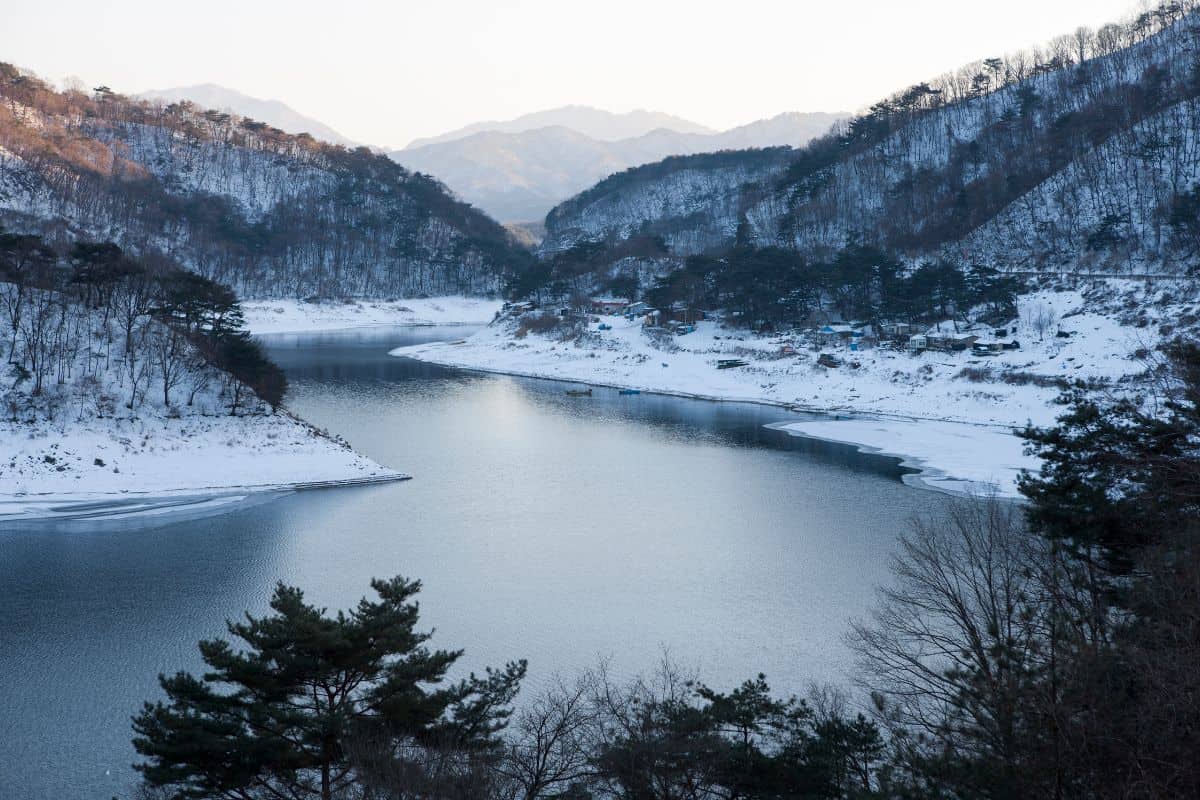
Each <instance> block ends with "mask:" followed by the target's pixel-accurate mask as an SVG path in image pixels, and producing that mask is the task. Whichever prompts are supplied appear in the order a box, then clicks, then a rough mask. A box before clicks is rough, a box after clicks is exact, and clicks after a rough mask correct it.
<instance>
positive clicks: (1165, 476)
mask: <svg viewBox="0 0 1200 800" xmlns="http://www.w3.org/2000/svg"><path fill="white" fill-rule="evenodd" d="M1165 354H1166V356H1167V360H1168V367H1167V372H1168V377H1167V380H1166V385H1165V386H1164V392H1163V396H1162V397H1161V398H1159V399H1160V400H1161V403H1160V404H1158V406H1157V407H1150V408H1147V407H1145V406H1144V405H1143V404H1138V403H1137V402H1135V401H1134V400H1133V399H1130V398H1124V399H1120V400H1117V401H1115V402H1109V403H1103V402H1101V401H1097V400H1095V399H1092V398H1090V397H1088V396H1086V395H1084V394H1083V393H1082V392H1076V393H1074V394H1072V395H1069V396H1068V397H1067V398H1066V400H1068V401H1069V402H1070V409H1069V410H1068V411H1067V413H1066V414H1064V415H1063V416H1061V417H1060V418H1059V420H1058V425H1057V426H1055V427H1052V428H1045V429H1036V428H1030V429H1028V430H1026V431H1025V433H1024V434H1023V435H1024V437H1025V439H1026V441H1028V442H1029V449H1030V450H1031V451H1032V452H1034V453H1036V454H1037V455H1039V456H1041V458H1042V459H1043V465H1042V469H1041V473H1040V474H1039V475H1036V476H1027V477H1024V478H1023V479H1022V480H1021V491H1022V493H1024V494H1025V496H1026V497H1028V498H1029V499H1030V500H1031V501H1032V505H1031V508H1030V514H1029V516H1030V521H1031V522H1032V523H1033V525H1034V526H1035V528H1037V529H1038V530H1039V531H1040V532H1041V533H1043V534H1045V535H1047V536H1050V537H1051V538H1054V539H1058V540H1062V541H1064V542H1067V543H1070V544H1072V545H1074V546H1076V547H1077V548H1078V549H1079V551H1081V552H1083V551H1090V550H1092V549H1095V548H1098V549H1099V551H1100V553H1101V554H1102V555H1103V557H1104V559H1105V561H1106V562H1107V563H1106V565H1107V566H1108V567H1109V568H1110V569H1112V570H1113V571H1115V572H1117V573H1123V572H1127V571H1128V570H1129V569H1130V568H1131V567H1132V565H1133V564H1134V563H1135V561H1136V559H1137V557H1138V555H1139V554H1140V553H1141V552H1142V551H1143V550H1144V549H1145V548H1147V547H1149V546H1152V545H1157V544H1160V543H1162V542H1164V541H1165V540H1167V539H1169V538H1171V536H1172V535H1173V534H1177V533H1180V532H1182V531H1184V530H1186V529H1187V528H1188V526H1189V525H1190V524H1192V523H1194V521H1195V520H1196V519H1197V518H1200V345H1197V344H1196V343H1194V342H1183V341H1178V342H1175V343H1173V344H1171V345H1169V346H1167V347H1166V348H1165Z"/></svg>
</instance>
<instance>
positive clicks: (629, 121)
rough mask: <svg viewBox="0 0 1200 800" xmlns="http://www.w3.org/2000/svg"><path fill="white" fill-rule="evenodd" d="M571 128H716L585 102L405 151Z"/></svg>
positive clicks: (610, 131) (417, 142) (627, 135)
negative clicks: (480, 135) (477, 138)
mask: <svg viewBox="0 0 1200 800" xmlns="http://www.w3.org/2000/svg"><path fill="white" fill-rule="evenodd" d="M555 127H559V128H570V129H571V130H573V131H576V132H578V133H582V134H583V135H585V136H587V137H588V138H591V139H596V140H598V141H601V142H615V141H619V140H621V139H633V138H636V137H638V136H644V135H645V134H647V133H650V132H651V131H654V130H658V129H660V128H665V129H666V130H670V131H674V132H675V133H688V134H711V133H715V131H714V130H713V129H711V128H708V127H705V126H704V125H701V124H700V123H698V122H692V121H691V120H687V119H684V118H682V117H677V116H674V115H673V114H667V113H665V112H662V111H647V110H645V109H640V108H639V109H635V110H633V111H627V112H625V113H623V114H619V113H615V112H612V111H605V110H603V109H600V108H593V107H592V106H585V105H567V106H560V107H558V108H550V109H546V110H545V111H534V112H532V113H529V114H522V115H521V116H519V117H516V118H514V119H508V120H485V121H483V122H474V123H472V124H470V125H466V126H464V127H462V128H458V129H457V130H453V131H448V132H446V133H442V134H439V135H437V136H428V137H425V138H422V139H414V140H413V141H412V142H410V143H409V145H408V147H406V148H405V149H406V150H415V149H416V148H418V147H426V146H428V145H431V144H443V143H445V142H453V141H456V140H458V139H465V138H467V137H468V136H473V135H475V134H478V133H486V132H495V133H526V132H528V131H533V130H539V129H541V128H555Z"/></svg>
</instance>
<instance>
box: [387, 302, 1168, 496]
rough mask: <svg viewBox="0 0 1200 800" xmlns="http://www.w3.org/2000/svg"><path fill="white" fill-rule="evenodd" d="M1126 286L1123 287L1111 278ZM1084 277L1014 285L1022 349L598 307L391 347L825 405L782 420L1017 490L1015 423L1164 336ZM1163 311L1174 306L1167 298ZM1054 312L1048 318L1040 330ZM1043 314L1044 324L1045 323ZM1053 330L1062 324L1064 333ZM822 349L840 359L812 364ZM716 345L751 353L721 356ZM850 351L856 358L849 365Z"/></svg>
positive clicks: (632, 384)
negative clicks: (553, 323) (1097, 304)
mask: <svg viewBox="0 0 1200 800" xmlns="http://www.w3.org/2000/svg"><path fill="white" fill-rule="evenodd" d="M1116 288H1117V289H1119V290H1120V289H1123V288H1124V287H1116ZM1092 305H1094V304H1092V303H1089V302H1088V301H1086V300H1085V299H1084V297H1083V296H1082V295H1081V294H1080V292H1078V291H1049V290H1047V291H1041V292H1037V293H1034V294H1030V295H1026V296H1024V297H1022V298H1021V302H1020V309H1021V318H1020V321H1019V323H1018V325H1019V329H1018V331H1017V334H1016V336H1017V338H1018V339H1019V340H1020V341H1021V343H1022V348H1021V349H1020V350H1012V351H1006V352H1004V353H1002V354H999V355H993V356H987V357H974V356H972V355H971V354H970V353H956V354H952V353H940V352H925V353H921V354H919V355H913V354H910V353H907V352H904V351H897V350H885V349H879V348H871V349H867V350H864V351H861V352H850V351H849V350H848V349H846V348H845V346H841V347H839V346H838V345H834V344H828V345H825V346H822V347H816V348H814V349H812V350H809V349H806V348H804V347H799V348H798V349H799V350H800V352H798V353H796V354H791V353H787V352H786V351H785V350H784V349H783V345H784V343H783V342H782V341H781V340H780V339H779V338H778V337H759V336H754V335H753V334H750V333H748V332H745V331H740V330H736V329H726V328H722V327H721V326H719V325H718V324H717V323H714V322H702V323H700V324H699V325H698V326H697V330H696V331H695V332H694V333H689V334H687V335H685V336H666V337H663V336H662V335H657V336H655V335H648V334H647V332H646V331H644V330H643V329H642V326H641V324H640V323H639V322H629V321H626V320H624V319H622V318H619V317H605V318H603V321H604V323H605V324H607V325H611V326H612V330H603V331H602V330H599V326H598V325H597V324H594V323H593V324H590V325H589V326H588V331H587V332H586V333H584V334H583V335H582V336H580V337H578V338H577V339H574V340H570V341H563V340H562V336H561V335H556V334H555V333H550V334H548V335H545V336H542V335H538V334H534V333H528V334H527V335H525V336H524V337H517V336H516V335H515V326H514V324H512V323H499V324H496V325H492V326H490V327H488V328H487V329H485V330H483V331H480V332H479V333H477V334H475V335H474V336H472V337H470V338H469V339H467V340H466V342H465V343H460V344H451V343H435V344H423V345H415V346H411V347H401V348H397V349H396V350H393V351H392V355H394V356H401V357H408V358H415V359H418V360H422V361H428V362H432V363H438V364H443V365H446V366H453V367H459V368H464V369H471V370H478V371H486V372H499V373H506V374H512V375H520V376H527V377H537V378H551V379H558V380H565V381H575V382H581V383H589V384H595V385H605V386H614V387H622V388H635V389H640V390H642V391H646V392H660V393H666V394H675V395H682V396H688V397H696V398H703V399H713V400H733V401H748V402H757V403H768V404H773V405H779V406H784V407H789V408H794V409H797V410H803V411H812V412H819V413H823V414H828V415H830V418H828V419H820V420H814V421H803V422H797V423H795V424H791V425H788V426H787V427H786V429H787V430H788V432H789V433H792V434H795V435H802V436H811V437H815V438H820V439H827V440H832V441H838V442H844V443H849V444H856V445H860V446H861V447H863V448H864V449H867V450H872V451H878V452H883V453H887V454H890V455H896V456H900V457H902V458H904V459H906V460H907V461H908V462H909V463H911V464H913V465H917V466H920V467H923V468H924V469H926V470H928V474H927V475H926V476H925V477H924V482H925V483H927V484H928V485H930V486H934V487H937V488H942V489H947V490H956V489H957V490H962V489H966V488H971V489H978V488H979V485H981V484H987V485H989V486H993V487H994V488H995V490H996V491H997V492H998V493H999V494H1001V495H1004V496H1015V495H1016V480H1017V476H1018V475H1019V474H1020V472H1021V471H1022V470H1036V469H1037V467H1038V461H1037V459H1036V458H1033V457H1031V456H1026V455H1025V454H1024V452H1023V442H1022V440H1021V439H1019V438H1018V437H1017V436H1015V435H1014V433H1015V431H1016V430H1018V429H1021V428H1024V427H1025V426H1026V425H1028V424H1034V425H1048V424H1050V423H1052V422H1053V421H1054V420H1055V418H1056V417H1057V415H1058V414H1059V413H1061V411H1062V407H1061V406H1059V405H1057V404H1056V403H1055V402H1054V401H1055V400H1056V398H1057V397H1058V396H1059V395H1060V394H1061V391H1062V385H1063V382H1064V381H1076V380H1083V381H1103V382H1105V383H1106V384H1108V385H1117V384H1118V383H1120V382H1121V381H1123V380H1126V379H1129V378H1131V377H1132V376H1135V375H1138V374H1140V373H1141V372H1142V371H1143V370H1144V369H1145V365H1144V364H1143V363H1142V362H1141V361H1139V360H1138V359H1137V358H1135V356H1134V354H1135V353H1136V352H1137V351H1139V350H1144V349H1146V348H1149V347H1153V346H1154V345H1155V344H1156V343H1157V341H1158V340H1159V337H1158V335H1157V333H1156V328H1155V327H1154V326H1146V327H1143V328H1130V327H1128V326H1126V325H1123V324H1121V322H1120V321H1119V320H1118V319H1117V318H1116V316H1114V315H1113V314H1112V313H1097V312H1096V311H1092V310H1091V306H1092ZM1163 311H1164V315H1167V316H1169V315H1170V314H1171V313H1172V311H1171V309H1170V308H1169V307H1168V308H1165V309H1164V310H1163ZM1047 314H1049V315H1051V316H1052V318H1053V319H1054V320H1056V324H1055V325H1054V326H1053V327H1051V329H1049V330H1046V329H1045V325H1044V322H1043V323H1039V322H1038V320H1039V319H1041V320H1044V319H1045V318H1046V316H1047ZM1039 328H1040V330H1039ZM1058 330H1062V331H1063V332H1064V336H1061V337H1060V336H1058V335H1057V332H1058ZM822 352H829V353H832V354H835V355H837V356H838V357H839V358H841V359H843V360H844V362H845V363H844V364H843V365H842V366H841V367H839V368H831V369H827V368H825V367H821V366H818V365H817V364H816V357H817V355H818V354H820V353H822ZM721 358H737V359H743V360H745V361H747V362H749V364H748V366H745V367H740V368H734V369H718V368H717V366H716V362H717V360H718V359H721ZM851 362H853V363H855V364H857V367H852V366H851Z"/></svg>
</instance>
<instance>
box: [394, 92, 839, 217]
mask: <svg viewBox="0 0 1200 800" xmlns="http://www.w3.org/2000/svg"><path fill="white" fill-rule="evenodd" d="M846 116H848V115H846V114H841V113H836V112H833V113H830V112H812V113H803V112H787V113H784V114H779V115H777V116H775V117H771V118H769V119H765V120H759V121H757V122H753V123H749V124H747V125H742V126H739V127H737V128H732V129H730V130H728V131H721V132H713V133H696V132H681V131H675V130H671V129H668V128H661V127H660V128H655V129H653V130H649V131H646V132H644V133H642V134H640V135H638V136H635V137H629V138H625V139H620V140H616V141H601V140H598V139H595V138H593V137H590V136H588V135H587V134H585V133H583V132H580V131H578V130H576V129H573V128H569V127H566V126H557V125H556V126H544V127H541V128H534V129H530V130H524V131H518V132H504V131H494V130H484V131H477V132H475V133H472V134H470V135H468V136H465V137H463V138H459V139H454V140H452V141H445V142H438V143H433V144H428V145H422V146H420V147H415V148H410V149H405V150H396V151H391V152H389V153H388V155H389V157H391V158H392V159H394V160H395V161H397V162H398V163H400V164H403V165H404V166H405V167H407V168H409V169H412V170H414V171H418V172H423V173H427V174H430V175H436V176H437V177H438V178H439V179H440V180H442V181H443V182H444V183H446V185H447V186H449V187H450V188H451V190H453V191H454V192H455V193H456V194H458V195H459V196H460V197H462V198H463V199H464V200H466V201H467V202H470V203H471V204H472V205H475V206H477V207H479V208H482V209H483V210H485V211H486V212H488V213H489V214H491V215H492V216H494V217H496V218H497V219H499V220H500V221H501V222H504V223H521V222H534V221H541V220H542V219H543V218H544V217H545V215H546V214H547V213H548V212H549V211H550V209H551V208H553V207H554V206H555V205H556V204H557V203H559V202H561V201H563V200H565V199H567V198H568V197H570V196H572V195H573V194H575V193H577V192H580V191H582V190H583V189H585V188H587V187H588V186H590V185H592V184H594V183H596V182H597V181H599V180H601V179H603V178H604V177H606V176H608V175H611V174H613V173H617V172H621V171H622V170H625V169H628V168H630V167H634V166H637V165H640V164H645V163H650V162H654V161H658V160H660V159H662V158H665V157H668V156H675V155H691V154H695V153H703V152H716V151H720V150H725V149H731V148H745V147H768V146H779V145H792V146H800V145H804V144H806V143H807V142H809V141H810V140H812V139H813V138H815V137H816V136H818V135H820V134H822V133H824V132H825V131H827V130H828V129H829V128H830V127H831V126H832V125H833V124H835V123H836V122H837V121H839V120H841V119H844V118H845V117H846Z"/></svg>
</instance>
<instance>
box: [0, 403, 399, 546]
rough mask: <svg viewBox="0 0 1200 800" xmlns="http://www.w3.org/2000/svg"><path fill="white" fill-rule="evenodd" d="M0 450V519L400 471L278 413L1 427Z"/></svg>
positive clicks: (214, 500) (191, 503) (75, 513)
mask: <svg viewBox="0 0 1200 800" xmlns="http://www.w3.org/2000/svg"><path fill="white" fill-rule="evenodd" d="M0 452H2V453H3V454H4V456H3V460H2V461H0V486H2V487H3V489H2V491H0V523H3V522H6V521H7V522H11V521H13V520H20V521H25V520H32V519H44V518H54V519H63V518H73V517H89V518H96V517H100V516H105V517H109V518H111V517H112V516H113V515H115V514H124V515H128V514H133V513H157V514H161V513H164V512H166V511H168V510H170V509H172V508H182V507H185V506H186V507H190V508H194V507H195V506H196V504H197V503H205V504H208V505H215V504H219V503H228V502H232V501H234V500H239V499H242V498H244V497H246V496H248V495H253V494H258V493H263V492H278V491H283V490H290V489H299V488H314V487H320V486H345V485H355V484H361V483H376V482H382V481H392V480H402V479H404V478H406V477H407V476H406V475H404V474H403V473H400V472H398V471H396V470H393V469H389V468H387V467H384V466H381V465H379V464H377V463H375V462H373V461H371V460H370V459H368V458H366V457H364V456H361V455H359V454H358V453H356V452H354V450H352V449H351V448H350V446H349V445H348V444H346V443H345V442H342V441H340V440H337V439H334V438H331V437H329V436H327V435H326V434H324V433H321V432H319V431H317V430H316V429H315V428H313V427H312V426H311V425H309V424H307V423H305V422H303V421H301V420H299V419H297V418H295V417H293V416H291V415H290V414H287V413H282V412H281V413H277V414H272V415H254V416H240V417H231V416H228V415H224V416H197V415H192V416H185V417H182V418H178V419H171V418H166V417H159V416H142V417H138V418H133V419H120V418H117V419H112V418H106V419H92V420H88V421H84V422H80V421H77V420H68V421H66V422H65V423H63V424H62V425H56V424H53V423H44V422H43V423H39V424H37V425H9V426H4V427H0Z"/></svg>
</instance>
